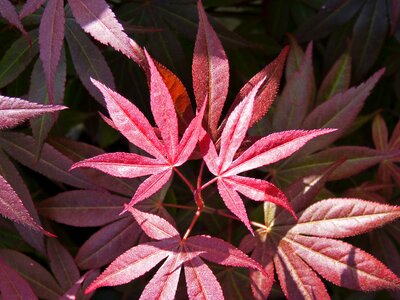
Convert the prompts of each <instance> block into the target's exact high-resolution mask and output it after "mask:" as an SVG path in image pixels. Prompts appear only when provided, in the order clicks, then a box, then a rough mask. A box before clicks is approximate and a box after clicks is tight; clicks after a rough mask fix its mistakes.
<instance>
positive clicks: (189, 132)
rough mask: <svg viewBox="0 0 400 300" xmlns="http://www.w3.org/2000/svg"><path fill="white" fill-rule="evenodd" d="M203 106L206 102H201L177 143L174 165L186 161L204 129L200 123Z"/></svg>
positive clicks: (204, 106)
mask: <svg viewBox="0 0 400 300" xmlns="http://www.w3.org/2000/svg"><path fill="white" fill-rule="evenodd" d="M205 108H206V103H204V104H203V107H202V108H201V109H200V112H198V113H197V115H196V117H194V118H193V120H192V121H191V122H190V124H189V126H188V127H187V128H186V130H185V132H184V133H183V136H182V139H181V140H180V142H179V145H178V150H177V153H176V157H175V158H174V166H180V165H182V164H183V163H184V162H186V161H187V160H188V159H189V157H190V155H191V154H192V152H193V150H194V149H195V147H196V145H197V142H198V140H199V136H200V134H201V132H202V131H204V129H203V127H202V125H201V123H202V121H203V116H204V111H205Z"/></svg>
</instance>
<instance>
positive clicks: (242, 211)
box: [217, 177, 253, 234]
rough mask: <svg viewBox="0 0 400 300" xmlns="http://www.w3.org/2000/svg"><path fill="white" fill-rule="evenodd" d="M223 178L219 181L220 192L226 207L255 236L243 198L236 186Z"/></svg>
mask: <svg viewBox="0 0 400 300" xmlns="http://www.w3.org/2000/svg"><path fill="white" fill-rule="evenodd" d="M225 179H226V178H224V177H222V178H220V179H218V180H217V184H218V192H219V194H220V195H221V197H222V200H223V201H224V203H225V205H226V207H228V209H229V210H230V211H231V212H232V213H234V214H235V216H237V217H238V218H239V219H240V221H242V222H243V223H244V225H246V227H247V229H248V230H249V231H250V232H251V234H253V229H252V228H251V225H250V221H249V218H248V217H247V213H246V208H245V206H244V204H243V200H242V198H240V196H239V194H238V193H237V192H236V190H235V188H236V186H235V185H234V184H231V183H230V182H229V181H227V180H225Z"/></svg>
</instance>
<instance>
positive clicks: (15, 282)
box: [0, 259, 37, 300]
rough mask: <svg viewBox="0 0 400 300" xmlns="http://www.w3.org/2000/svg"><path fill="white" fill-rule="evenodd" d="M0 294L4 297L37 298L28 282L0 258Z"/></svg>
mask: <svg viewBox="0 0 400 300" xmlns="http://www.w3.org/2000/svg"><path fill="white" fill-rule="evenodd" d="M0 277H1V280H0V294H1V296H2V298H4V299H17V298H19V299H29V300H31V299H32V300H34V299H37V297H36V295H35V294H34V293H33V291H32V288H31V287H30V286H29V284H28V283H27V282H26V281H25V280H24V279H23V278H22V277H21V275H19V274H18V272H16V271H14V270H13V269H12V268H10V267H9V266H8V265H7V264H5V263H4V262H3V261H2V260H1V259H0Z"/></svg>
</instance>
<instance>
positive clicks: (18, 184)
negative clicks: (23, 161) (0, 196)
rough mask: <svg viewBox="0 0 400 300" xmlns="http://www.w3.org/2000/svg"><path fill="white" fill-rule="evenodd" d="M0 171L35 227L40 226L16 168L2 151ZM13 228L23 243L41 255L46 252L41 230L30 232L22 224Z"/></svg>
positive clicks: (28, 194) (30, 230) (25, 187)
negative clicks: (25, 242)
mask: <svg viewBox="0 0 400 300" xmlns="http://www.w3.org/2000/svg"><path fill="white" fill-rule="evenodd" d="M0 169H1V171H0V174H1V175H2V176H4V179H5V180H6V181H7V183H8V184H9V185H10V186H11V187H12V188H13V189H14V191H15V192H16V194H17V195H18V197H19V198H20V199H21V202H22V204H23V205H24V207H25V209H26V210H27V211H28V213H29V215H30V216H31V217H32V219H33V220H34V222H35V223H36V224H37V225H39V226H41V223H40V220H39V216H38V213H37V211H36V208H35V205H34V204H33V201H32V198H31V195H30V193H29V190H28V188H27V186H26V185H25V183H24V181H23V180H22V178H21V176H20V175H19V173H18V170H17V169H16V167H15V166H14V165H13V163H12V162H11V161H10V159H9V158H8V157H7V156H6V155H5V154H4V153H3V152H2V151H0ZM13 205H18V203H17V202H15V203H14V204H13ZM23 210H24V209H17V210H16V212H17V213H18V214H20V213H23ZM15 226H16V228H17V230H18V232H19V234H20V235H21V236H22V237H23V239H24V240H25V241H27V242H28V243H29V244H30V245H31V246H33V247H34V248H35V249H37V250H38V251H39V252H41V253H42V254H45V252H46V251H45V248H44V241H43V233H45V234H46V232H44V231H43V230H41V231H37V230H32V229H31V228H30V227H27V226H26V225H23V224H20V225H18V223H16V224H15Z"/></svg>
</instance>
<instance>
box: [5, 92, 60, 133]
mask: <svg viewBox="0 0 400 300" xmlns="http://www.w3.org/2000/svg"><path fill="white" fill-rule="evenodd" d="M63 109H66V107H65V106H59V105H55V106H54V105H42V104H37V103H33V102H29V101H26V100H22V99H19V98H9V97H4V96H0V117H1V118H0V129H6V128H11V127H15V126H17V125H18V124H21V123H22V122H24V121H25V120H27V119H30V118H34V117H37V116H40V115H41V114H44V113H48V112H56V111H59V110H63Z"/></svg>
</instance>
